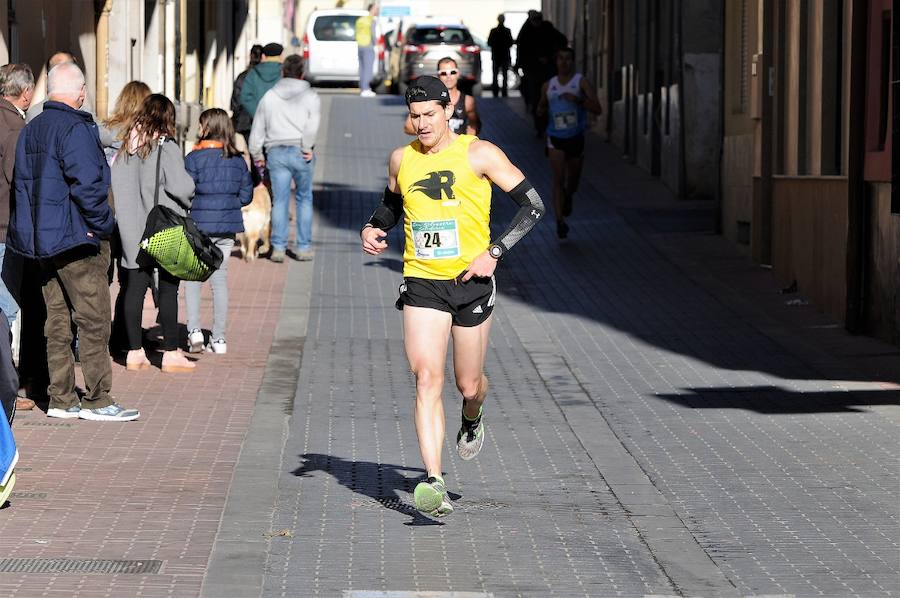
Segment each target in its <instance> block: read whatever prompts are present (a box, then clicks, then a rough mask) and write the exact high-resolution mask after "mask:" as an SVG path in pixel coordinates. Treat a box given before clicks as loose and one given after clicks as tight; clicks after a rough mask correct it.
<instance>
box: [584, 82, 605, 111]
mask: <svg viewBox="0 0 900 598" xmlns="http://www.w3.org/2000/svg"><path fill="white" fill-rule="evenodd" d="M579 87H581V92H582V93H583V94H584V98H583V99H582V101H581V106H582V107H583V108H584V109H585V110H587V111H589V112H593V113H594V114H600V113H602V112H603V106H602V105H601V104H600V100H598V99H597V94H596V92H595V91H594V86H593V85H591V82H590V81H588V80H587V79H585V78H584V77H582V78H581V83H580V84H579Z"/></svg>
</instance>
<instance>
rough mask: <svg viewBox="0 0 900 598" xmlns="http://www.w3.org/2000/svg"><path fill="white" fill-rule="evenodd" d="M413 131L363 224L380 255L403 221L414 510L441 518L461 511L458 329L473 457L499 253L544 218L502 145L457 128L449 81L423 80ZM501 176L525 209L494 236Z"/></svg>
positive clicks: (410, 95) (464, 426)
mask: <svg viewBox="0 0 900 598" xmlns="http://www.w3.org/2000/svg"><path fill="white" fill-rule="evenodd" d="M406 105H407V107H408V108H409V117H410V120H411V122H412V125H413V127H414V129H415V133H416V139H415V140H414V141H412V143H410V144H408V145H406V146H403V147H399V148H397V149H395V150H394V151H393V153H392V154H391V157H390V161H389V166H388V184H387V187H385V189H384V196H383V199H382V202H381V205H379V206H378V207H377V208H375V212H373V214H372V216H371V217H370V218H369V221H368V222H366V224H365V225H364V226H363V228H362V230H361V231H360V238H361V240H362V249H363V251H364V252H365V253H368V254H370V255H379V254H381V253H383V252H384V250H385V249H387V246H388V244H387V231H389V230H390V229H391V228H392V227H393V226H395V225H397V224H400V223H401V221H402V223H403V228H404V232H405V247H404V251H403V284H402V285H401V287H400V298H399V299H398V300H397V302H396V304H395V305H396V307H397V309H400V310H402V311H403V336H404V345H405V348H406V355H407V357H408V359H409V365H410V369H411V370H412V372H413V374H414V375H415V378H416V406H415V422H416V435H417V437H418V439H419V451H420V453H421V455H422V461H423V462H424V465H425V479H424V480H422V481H421V482H419V484H417V485H416V488H415V491H414V492H413V498H414V501H415V505H416V509H418V510H419V511H420V512H422V513H424V514H426V515H430V516H432V517H443V516H446V515H449V514H450V513H452V512H453V504H452V503H451V502H450V499H449V497H448V493H447V485H446V483H445V482H444V478H443V473H442V471H443V468H442V467H441V457H442V455H441V453H442V449H443V446H444V408H443V402H442V397H441V393H442V391H443V387H444V371H445V363H444V362H445V361H446V357H447V346H448V343H449V340H450V337H451V336H452V337H453V372H454V374H455V376H456V387H457V388H458V389H459V391H460V393H461V394H462V413H461V425H460V428H459V432H458V433H457V435H456V451H457V453H458V454H459V457H460V458H461V459H463V460H465V461H468V460H470V459H473V458H475V456H476V455H478V453H479V451H480V450H481V447H482V445H483V444H484V438H485V427H484V421H483V417H484V411H483V405H484V402H485V398H486V397H487V391H488V379H487V376H485V374H484V363H485V355H486V354H487V349H488V334H489V332H490V328H491V314H492V312H493V309H494V303H495V300H496V298H497V285H496V282H495V279H494V271H495V270H496V269H497V267H498V264H499V263H500V259H501V258H502V257H503V256H504V255H505V254H506V253H507V252H508V251H509V250H510V249H512V247H513V245H515V244H516V243H517V242H518V241H520V240H521V239H522V238H523V237H524V236H525V235H526V234H527V233H528V231H530V230H531V229H532V228H533V227H534V226H535V225H536V224H537V223H538V221H539V220H540V218H541V217H542V216H543V214H544V204H543V202H542V201H541V198H540V196H539V195H538V193H537V191H535V189H534V187H532V185H531V184H530V183H529V182H528V180H527V179H526V178H525V176H524V175H523V174H522V171H520V170H519V169H518V168H516V167H515V166H514V165H513V164H512V162H510V161H509V158H507V157H506V154H504V153H503V151H502V150H501V149H500V148H498V147H497V146H496V145H494V144H492V143H490V142H488V141H482V140H480V139H478V137H475V136H474V135H457V134H456V133H454V132H453V130H452V129H451V128H450V119H451V118H452V117H453V106H452V104H451V103H450V92H449V90H448V89H447V86H446V85H444V83H442V82H441V80H440V79H438V78H436V77H431V76H427V75H426V76H422V77H419V78H418V79H416V80H415V81H414V82H413V83H412V84H410V86H409V88H408V89H407V91H406ZM491 184H494V185H496V186H497V187H499V188H500V189H501V190H503V191H505V192H507V193H508V194H509V195H510V197H512V199H513V200H514V201H515V202H516V203H517V204H518V206H519V210H518V212H517V213H516V215H515V216H514V217H513V220H512V222H511V223H510V224H509V226H508V227H507V228H506V230H505V231H504V232H503V233H502V234H501V235H499V236H497V237H495V238H494V239H493V240H492V239H491V228H490V215H491V214H492V213H495V212H494V210H493V209H492V206H491Z"/></svg>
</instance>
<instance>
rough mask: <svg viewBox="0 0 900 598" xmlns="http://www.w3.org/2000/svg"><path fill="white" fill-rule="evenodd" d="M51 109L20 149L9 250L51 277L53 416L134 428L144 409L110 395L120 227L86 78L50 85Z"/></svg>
mask: <svg viewBox="0 0 900 598" xmlns="http://www.w3.org/2000/svg"><path fill="white" fill-rule="evenodd" d="M47 95H48V96H49V98H50V100H49V101H48V102H47V103H46V104H45V105H44V111H43V112H42V113H41V114H40V115H39V116H37V117H36V118H35V119H34V120H33V121H31V122H30V123H28V124H27V125H26V126H25V128H24V129H23V130H22V133H21V135H19V141H18V143H17V144H16V165H15V201H14V203H13V205H12V210H11V214H10V223H9V232H8V236H7V246H8V247H9V249H11V250H12V251H15V252H16V253H18V254H20V255H23V256H25V257H27V258H32V259H36V260H39V261H40V263H41V267H42V269H43V277H42V280H43V288H42V293H43V296H44V302H45V303H46V305H47V323H46V325H45V327H44V334H45V335H46V337H47V365H48V368H49V371H50V386H49V388H48V394H49V395H50V405H49V409H48V410H47V415H48V416H50V417H59V418H65V419H70V418H81V419H88V420H95V421H130V420H134V419H137V418H138V417H140V413H139V412H138V411H137V410H134V409H125V408H124V407H122V406H120V405H118V404H117V403H116V402H115V400H114V399H113V397H112V396H111V395H110V390H111V388H112V365H111V363H110V358H109V352H108V347H107V345H108V343H109V322H110V316H111V314H110V306H109V290H108V286H107V279H106V272H107V269H108V267H109V237H110V235H112V233H113V227H114V219H113V214H112V210H111V209H110V207H109V203H108V202H107V196H108V194H109V167H108V166H107V164H106V158H105V156H104V154H103V149H102V148H101V146H100V138H99V137H98V134H97V125H96V124H95V123H94V120H93V119H92V118H91V115H90V114H88V113H87V112H82V111H81V110H79V108H81V106H82V104H83V103H84V96H85V83H84V74H83V73H82V72H81V70H80V69H79V68H78V66H77V65H75V64H74V63H71V62H67V63H63V64H60V65H58V66H56V67H54V68H53V69H52V70H51V71H50V73H49V74H48V76H47ZM72 319H74V321H75V324H76V325H77V326H78V331H79V338H80V350H79V353H80V356H81V370H82V373H83V374H84V383H85V387H86V394H85V396H84V397H83V399H82V400H79V398H78V395H77V394H76V392H75V357H74V355H73V354H72V348H71V344H72V326H71V321H72Z"/></svg>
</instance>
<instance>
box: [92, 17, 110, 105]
mask: <svg viewBox="0 0 900 598" xmlns="http://www.w3.org/2000/svg"><path fill="white" fill-rule="evenodd" d="M111 10H112V0H104V1H103V4H102V5H101V7H100V10H99V11H98V14H97V34H96V36H95V39H96V42H97V81H96V83H97V94H96V97H97V105H96V110H97V117H98V118H101V119H103V118H106V117H107V115H108V113H109V81H108V76H109V13H110V11H111Z"/></svg>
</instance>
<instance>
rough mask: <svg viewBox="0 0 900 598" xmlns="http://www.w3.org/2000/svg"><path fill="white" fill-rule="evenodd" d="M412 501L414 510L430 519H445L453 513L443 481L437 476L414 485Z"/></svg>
mask: <svg viewBox="0 0 900 598" xmlns="http://www.w3.org/2000/svg"><path fill="white" fill-rule="evenodd" d="M413 499H414V500H415V503H416V509H418V510H419V511H421V512H422V513H425V514H426V515H431V516H432V517H446V516H447V515H449V514H450V513H452V512H453V505H452V504H450V499H448V498H447V487H446V486H444V480H443V479H442V478H439V477H437V476H431V477H429V478H428V479H427V480H425V481H424V482H419V483H418V484H416V489H415V491H414V492H413Z"/></svg>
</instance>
